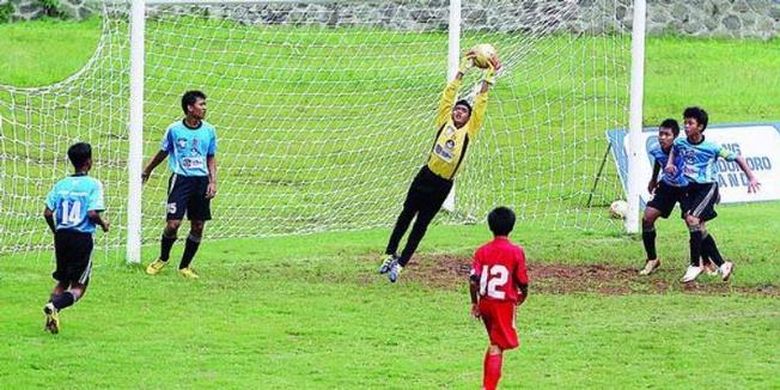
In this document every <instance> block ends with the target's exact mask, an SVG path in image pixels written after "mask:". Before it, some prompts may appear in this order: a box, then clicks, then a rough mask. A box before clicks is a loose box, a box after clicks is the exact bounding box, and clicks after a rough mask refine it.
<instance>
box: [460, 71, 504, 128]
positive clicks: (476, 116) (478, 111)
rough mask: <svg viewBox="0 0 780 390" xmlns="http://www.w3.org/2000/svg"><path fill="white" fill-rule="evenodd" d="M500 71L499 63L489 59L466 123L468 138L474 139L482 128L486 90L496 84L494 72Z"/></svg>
mask: <svg viewBox="0 0 780 390" xmlns="http://www.w3.org/2000/svg"><path fill="white" fill-rule="evenodd" d="M499 69H501V61H499V60H498V57H496V56H494V57H493V58H491V59H490V65H489V66H488V68H487V69H485V73H484V75H483V77H482V87H481V89H480V90H479V93H477V96H476V97H475V98H474V112H473V113H472V114H471V119H470V120H469V123H468V126H469V127H468V132H469V136H470V137H472V138H473V137H476V136H477V133H478V132H479V129H480V128H482V122H484V120H485V111H487V101H488V90H489V89H490V86H491V85H493V84H495V82H496V72H497V71H498V70H499Z"/></svg>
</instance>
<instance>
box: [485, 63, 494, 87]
mask: <svg viewBox="0 0 780 390" xmlns="http://www.w3.org/2000/svg"><path fill="white" fill-rule="evenodd" d="M482 81H484V82H486V83H488V84H490V85H493V84H495V83H496V68H495V67H494V66H493V64H492V63H491V64H490V65H488V68H487V69H485V73H484V74H483V75H482Z"/></svg>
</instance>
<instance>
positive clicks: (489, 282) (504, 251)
mask: <svg viewBox="0 0 780 390" xmlns="http://www.w3.org/2000/svg"><path fill="white" fill-rule="evenodd" d="M471 275H472V277H476V279H477V280H479V296H480V300H482V299H487V300H496V301H509V302H515V303H516V302H517V289H518V287H519V286H520V285H521V284H525V285H527V284H528V271H527V270H526V268H525V252H523V248H522V247H520V246H518V245H515V244H513V243H512V242H511V241H509V238H507V237H503V236H498V237H496V238H494V239H493V241H491V242H489V243H487V244H485V245H483V246H481V247H480V248H479V249H477V252H476V253H474V263H473V264H472V266H471Z"/></svg>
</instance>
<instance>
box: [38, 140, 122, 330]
mask: <svg viewBox="0 0 780 390" xmlns="http://www.w3.org/2000/svg"><path fill="white" fill-rule="evenodd" d="M68 158H69V159H70V161H71V163H73V167H74V168H75V170H76V172H75V173H74V174H73V175H72V176H68V177H66V178H64V179H62V180H60V181H58V182H57V184H55V185H54V188H53V189H52V190H51V192H49V195H48V196H47V197H46V208H45V209H44V211H43V216H44V218H45V219H46V223H47V224H49V229H51V231H52V233H54V253H55V256H56V258H57V268H56V269H55V270H54V273H53V274H52V277H54V279H55V280H57V284H56V285H55V286H54V290H53V291H52V292H51V296H50V298H49V302H48V303H47V304H46V305H45V306H44V307H43V313H44V314H45V316H46V326H45V329H46V330H47V331H49V332H51V333H58V332H59V330H60V317H59V312H60V310H62V309H65V308H66V307H69V306H71V305H73V304H74V303H76V301H78V300H79V298H81V297H83V296H84V293H85V292H86V291H87V285H88V284H89V278H90V275H91V273H92V245H93V244H92V233H94V232H95V226H100V227H101V228H102V229H103V231H104V232H107V231H108V227H109V223H108V221H107V220H105V219H103V217H101V215H100V212H102V211H104V210H105V208H106V207H105V205H104V203H103V185H102V184H101V183H100V181H99V180H97V179H95V178H92V177H89V176H87V174H88V173H89V170H90V169H91V168H92V147H91V146H90V145H89V144H87V143H83V142H79V143H77V144H74V145H72V146H71V147H70V148H69V149H68Z"/></svg>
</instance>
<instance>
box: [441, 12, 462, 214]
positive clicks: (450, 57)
mask: <svg viewBox="0 0 780 390" xmlns="http://www.w3.org/2000/svg"><path fill="white" fill-rule="evenodd" d="M460 9H461V4H460V0H450V20H449V25H448V27H447V31H448V33H449V44H448V46H447V47H448V49H447V82H449V81H450V80H452V79H453V78H455V74H456V72H457V71H458V65H459V60H460V22H461V18H460ZM442 208H443V209H445V210H447V211H450V212H452V211H454V210H455V185H454V184H453V185H452V189H450V193H449V194H447V199H445V200H444V203H443V204H442Z"/></svg>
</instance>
